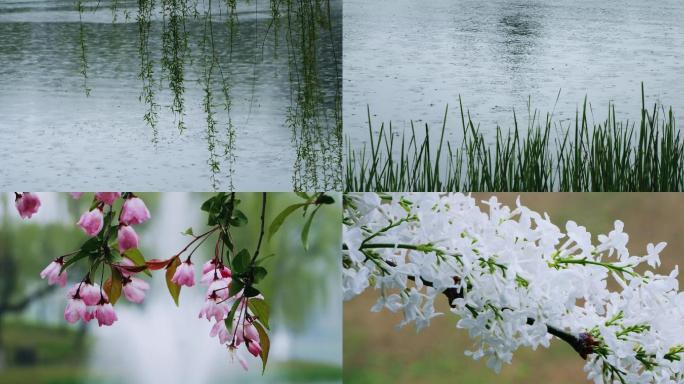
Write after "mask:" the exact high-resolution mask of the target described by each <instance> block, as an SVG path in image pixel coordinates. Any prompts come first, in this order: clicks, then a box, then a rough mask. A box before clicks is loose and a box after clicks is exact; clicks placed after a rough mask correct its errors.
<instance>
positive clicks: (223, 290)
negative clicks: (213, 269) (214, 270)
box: [203, 275, 231, 300]
mask: <svg viewBox="0 0 684 384" xmlns="http://www.w3.org/2000/svg"><path fill="white" fill-rule="evenodd" d="M205 276H206V275H205ZM203 278H204V277H203ZM230 281H231V280H230V278H228V279H219V278H217V279H216V280H214V281H213V282H212V283H211V284H210V285H209V288H208V289H207V296H211V295H212V294H213V295H216V296H217V297H218V298H220V299H224V300H225V299H227V298H228V294H229V292H228V291H229V289H228V286H229V285H230Z"/></svg>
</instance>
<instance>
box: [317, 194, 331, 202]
mask: <svg viewBox="0 0 684 384" xmlns="http://www.w3.org/2000/svg"><path fill="white" fill-rule="evenodd" d="M316 204H335V199H333V198H332V196H328V195H326V194H325V193H323V194H321V195H320V196H318V199H316Z"/></svg>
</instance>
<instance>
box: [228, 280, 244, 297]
mask: <svg viewBox="0 0 684 384" xmlns="http://www.w3.org/2000/svg"><path fill="white" fill-rule="evenodd" d="M244 286H245V285H244V284H243V283H242V281H240V280H238V279H233V280H232V281H231V282H230V287H229V288H228V297H233V296H235V295H236V294H237V293H238V292H240V291H241V290H242V288H244Z"/></svg>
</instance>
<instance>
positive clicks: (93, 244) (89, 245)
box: [81, 237, 100, 252]
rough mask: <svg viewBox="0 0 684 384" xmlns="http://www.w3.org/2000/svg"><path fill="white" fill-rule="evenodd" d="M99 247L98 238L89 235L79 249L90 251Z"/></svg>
mask: <svg viewBox="0 0 684 384" xmlns="http://www.w3.org/2000/svg"><path fill="white" fill-rule="evenodd" d="M98 248H100V239H98V238H96V237H91V238H90V239H88V240H87V241H86V242H85V243H83V245H81V251H85V252H90V251H95V250H97V249H98Z"/></svg>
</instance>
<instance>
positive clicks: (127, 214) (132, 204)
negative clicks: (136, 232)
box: [121, 197, 150, 225]
mask: <svg viewBox="0 0 684 384" xmlns="http://www.w3.org/2000/svg"><path fill="white" fill-rule="evenodd" d="M149 218H150V211H148V210H147V207H146V206H145V203H144V202H143V201H142V200H141V199H140V198H138V197H133V198H130V199H127V200H126V202H124V205H123V208H122V212H121V222H122V223H124V224H126V225H136V224H140V223H143V222H145V221H147V219H149Z"/></svg>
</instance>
